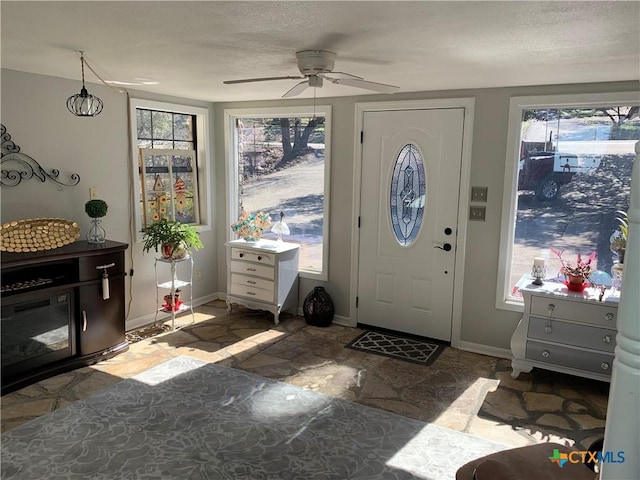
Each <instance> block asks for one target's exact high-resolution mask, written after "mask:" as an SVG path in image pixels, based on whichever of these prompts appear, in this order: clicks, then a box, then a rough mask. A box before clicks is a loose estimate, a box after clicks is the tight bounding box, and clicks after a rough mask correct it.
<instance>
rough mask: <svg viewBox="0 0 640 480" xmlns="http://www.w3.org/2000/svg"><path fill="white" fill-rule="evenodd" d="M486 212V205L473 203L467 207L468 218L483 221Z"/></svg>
mask: <svg viewBox="0 0 640 480" xmlns="http://www.w3.org/2000/svg"><path fill="white" fill-rule="evenodd" d="M486 213H487V207H478V206H475V205H471V206H470V207H469V220H475V221H478V222H484V219H485V216H486Z"/></svg>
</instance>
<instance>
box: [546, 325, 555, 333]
mask: <svg viewBox="0 0 640 480" xmlns="http://www.w3.org/2000/svg"><path fill="white" fill-rule="evenodd" d="M544 333H553V327H552V326H551V325H547V326H545V327H544Z"/></svg>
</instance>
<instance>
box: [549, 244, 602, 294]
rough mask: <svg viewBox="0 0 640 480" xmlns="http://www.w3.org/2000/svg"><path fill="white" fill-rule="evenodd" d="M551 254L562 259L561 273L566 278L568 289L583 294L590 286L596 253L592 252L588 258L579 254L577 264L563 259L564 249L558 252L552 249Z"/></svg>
mask: <svg viewBox="0 0 640 480" xmlns="http://www.w3.org/2000/svg"><path fill="white" fill-rule="evenodd" d="M551 252H552V253H553V254H555V255H556V256H557V257H558V258H559V259H560V263H561V264H562V267H561V268H560V273H561V274H563V275H564V276H565V278H566V282H565V285H566V286H567V288H568V289H569V290H571V291H573V292H582V291H583V290H584V289H585V288H586V287H587V286H588V285H589V284H588V283H587V280H589V278H590V275H591V262H593V261H594V260H595V259H596V252H591V253H590V254H589V256H588V257H586V258H585V257H583V256H582V255H580V254H578V256H577V257H576V263H575V264H572V263H571V262H570V261H567V260H565V259H564V258H562V254H563V253H564V249H562V250H556V249H555V248H552V249H551Z"/></svg>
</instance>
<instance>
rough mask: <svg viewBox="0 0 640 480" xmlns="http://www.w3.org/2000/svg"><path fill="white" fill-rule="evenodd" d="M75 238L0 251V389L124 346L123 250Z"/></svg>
mask: <svg viewBox="0 0 640 480" xmlns="http://www.w3.org/2000/svg"><path fill="white" fill-rule="evenodd" d="M127 247H128V245H127V244H126V243H119V242H114V241H109V240H107V241H106V242H104V243H99V244H96V243H88V242H85V241H79V242H75V243H72V244H70V245H65V246H64V247H60V248H57V249H54V250H49V251H42V252H29V253H10V252H2V254H1V256H0V262H1V268H2V276H1V289H0V298H1V300H2V304H1V305H2V322H1V329H0V336H1V339H2V363H1V365H2V394H3V395H4V394H5V393H8V392H11V391H14V390H16V389H18V388H22V387H24V386H26V385H29V384H31V383H33V382H37V381H39V380H42V379H44V378H47V377H50V376H53V375H57V374H59V373H62V372H65V371H69V370H73V369H75V368H78V367H81V366H85V365H91V364H93V363H96V362H98V361H100V360H104V359H107V358H111V357H113V356H115V355H117V354H119V353H122V352H125V351H127V350H128V348H129V347H128V343H127V341H126V340H125V336H124V334H125V305H124V277H125V275H126V273H125V265H124V252H125V250H126V249H127Z"/></svg>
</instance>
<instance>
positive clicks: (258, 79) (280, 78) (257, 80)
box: [222, 75, 305, 85]
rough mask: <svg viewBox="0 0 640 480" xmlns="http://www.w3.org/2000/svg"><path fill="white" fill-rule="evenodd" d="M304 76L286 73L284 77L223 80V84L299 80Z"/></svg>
mask: <svg viewBox="0 0 640 480" xmlns="http://www.w3.org/2000/svg"><path fill="white" fill-rule="evenodd" d="M301 78H305V77H293V76H291V75H288V76H286V77H264V78H245V79H243V80H225V81H224V82H222V83H224V84H225V85H234V84H236V83H251V82H269V81H271V80H299V79H301Z"/></svg>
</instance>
